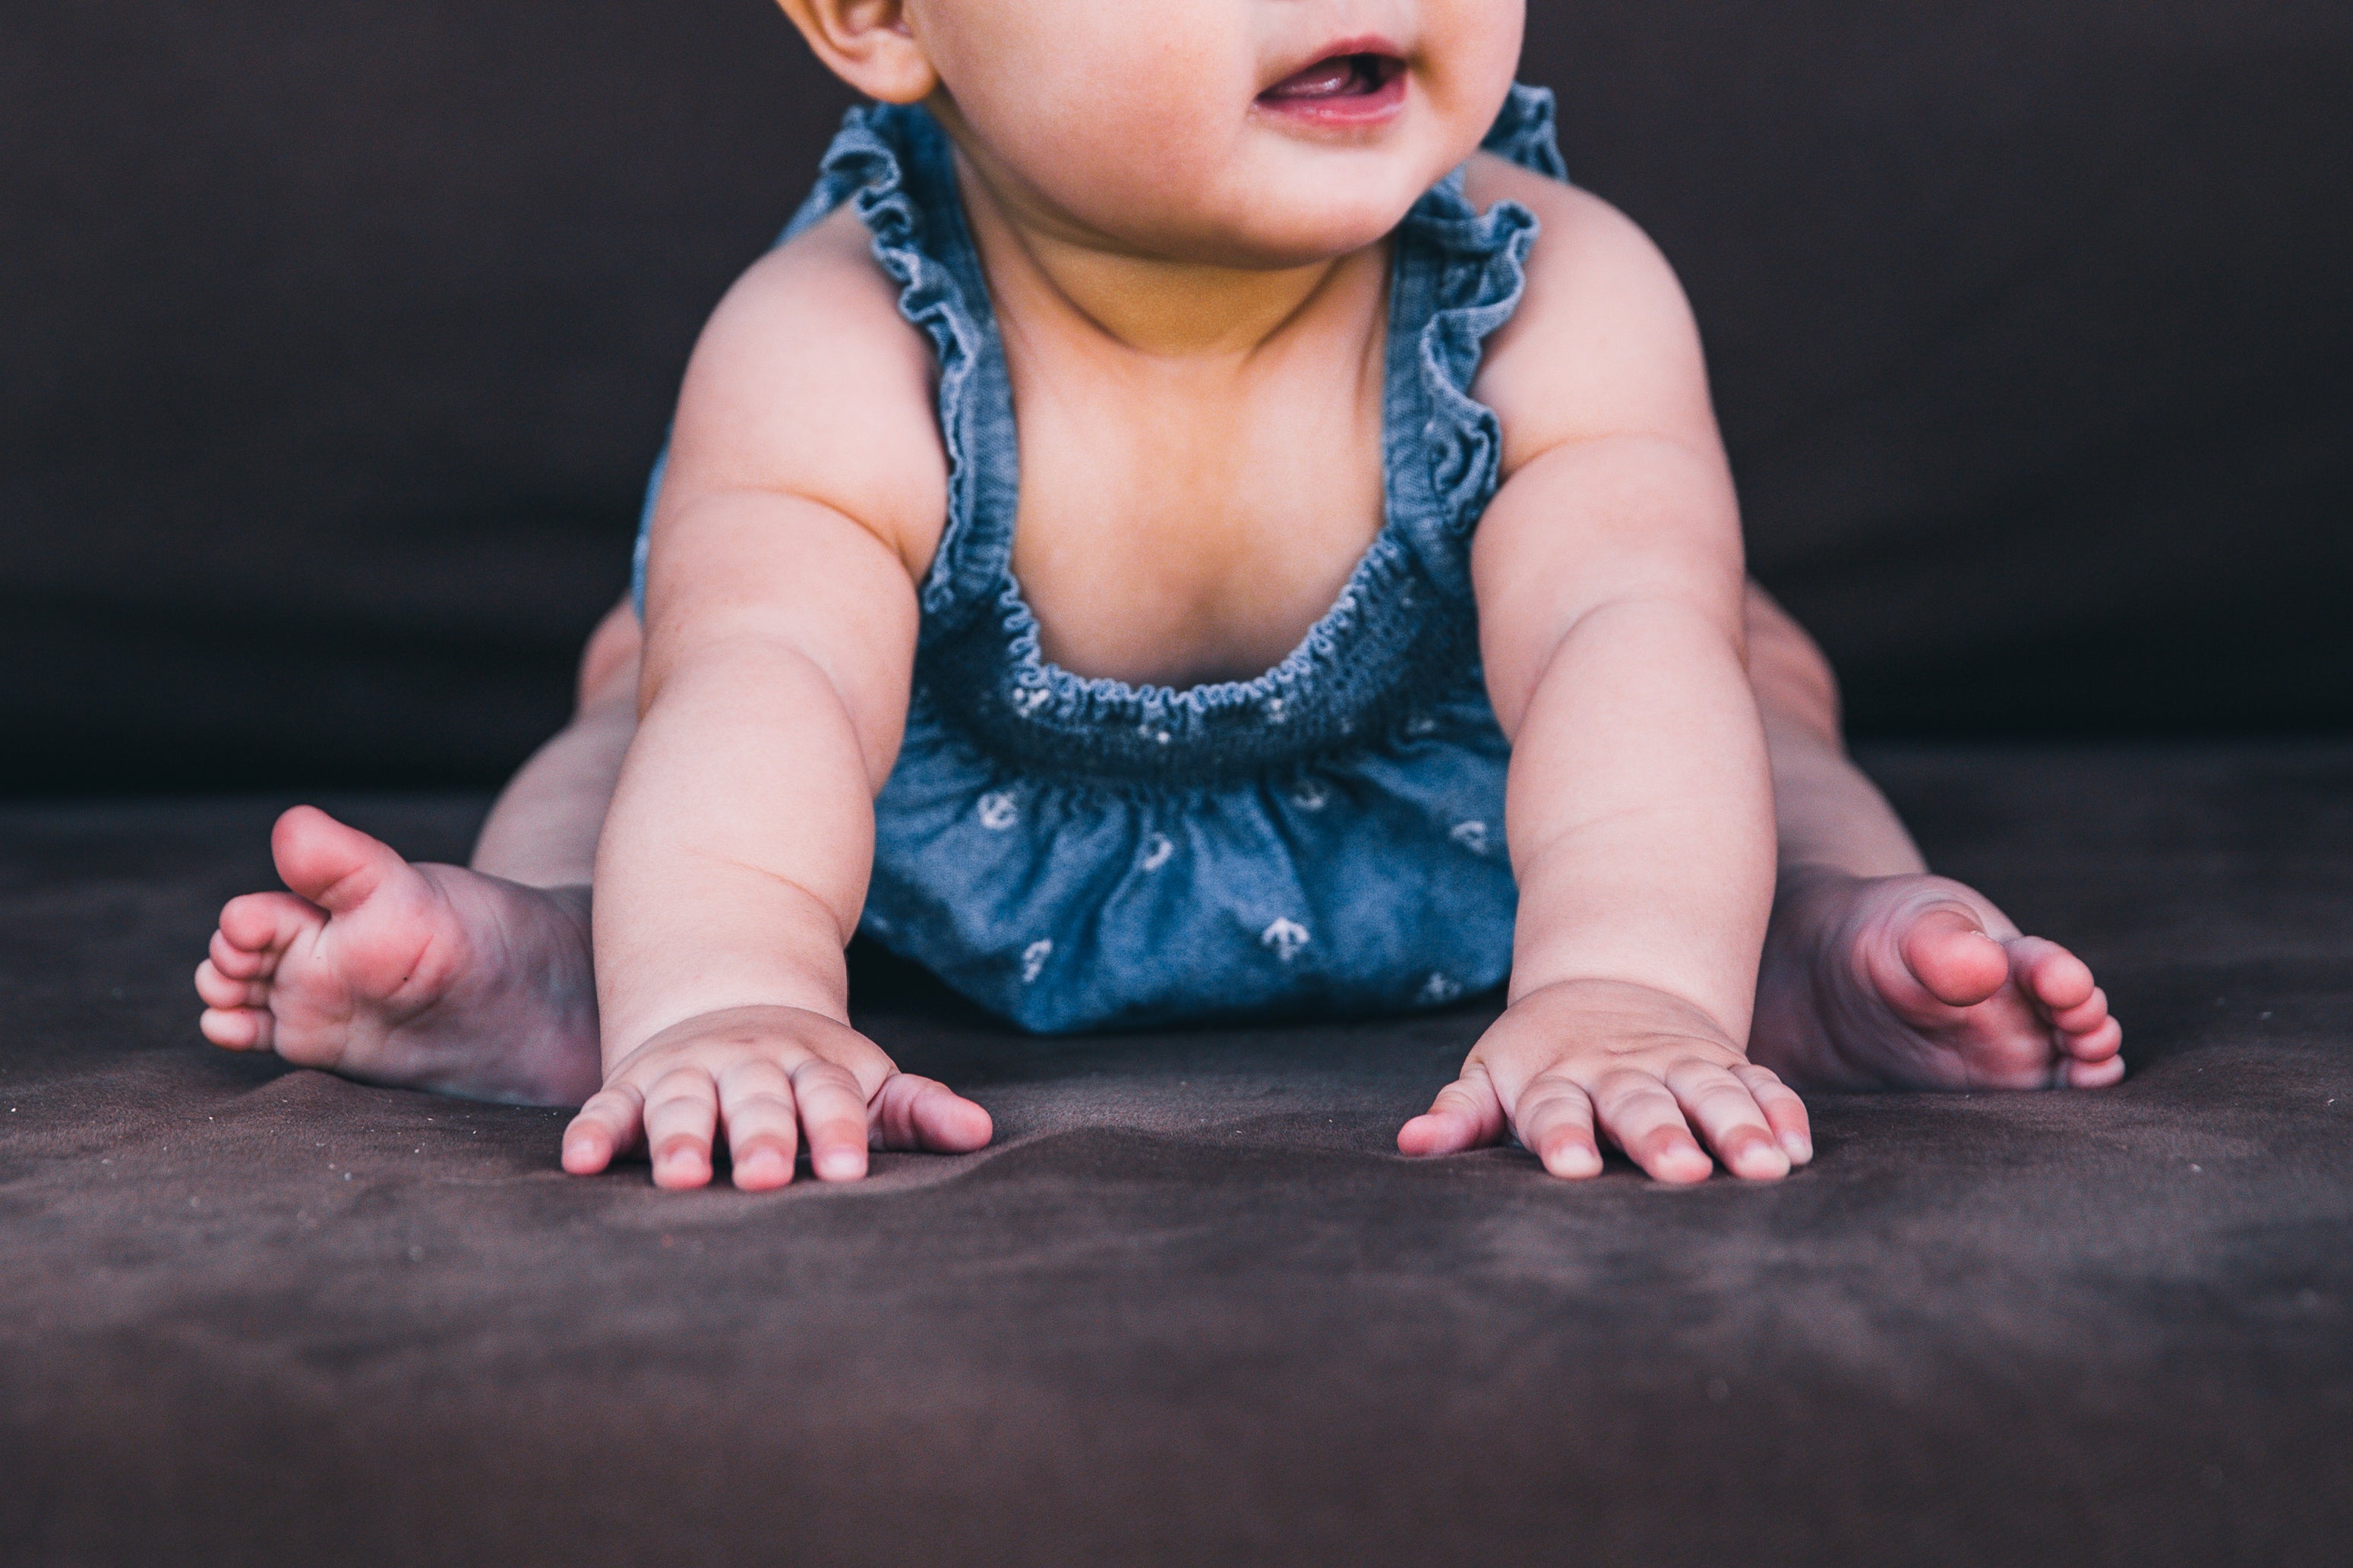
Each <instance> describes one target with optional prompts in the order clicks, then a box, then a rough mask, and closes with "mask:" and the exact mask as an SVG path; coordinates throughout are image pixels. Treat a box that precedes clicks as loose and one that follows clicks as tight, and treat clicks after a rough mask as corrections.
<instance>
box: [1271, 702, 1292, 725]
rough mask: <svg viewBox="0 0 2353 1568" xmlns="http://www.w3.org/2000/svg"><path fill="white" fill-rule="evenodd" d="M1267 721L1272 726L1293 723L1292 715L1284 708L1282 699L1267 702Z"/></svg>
mask: <svg viewBox="0 0 2353 1568" xmlns="http://www.w3.org/2000/svg"><path fill="white" fill-rule="evenodd" d="M1266 721H1267V722H1268V723H1270V724H1287V723H1289V722H1290V721H1291V714H1290V712H1289V710H1286V709H1285V708H1284V707H1283V705H1282V698H1280V697H1270V698H1268V699H1267V700H1266Z"/></svg>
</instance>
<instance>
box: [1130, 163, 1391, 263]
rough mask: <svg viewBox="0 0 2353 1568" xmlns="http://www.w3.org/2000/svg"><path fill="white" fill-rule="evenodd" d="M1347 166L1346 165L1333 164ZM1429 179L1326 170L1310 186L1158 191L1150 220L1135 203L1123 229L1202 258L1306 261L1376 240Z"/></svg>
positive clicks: (1160, 249)
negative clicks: (1352, 176) (1328, 174)
mask: <svg viewBox="0 0 2353 1568" xmlns="http://www.w3.org/2000/svg"><path fill="white" fill-rule="evenodd" d="M1335 174H1345V171H1335ZM1436 178H1437V176H1432V177H1431V179H1430V180H1429V181H1406V180H1397V179H1391V180H1387V181H1381V182H1378V183H1375V182H1372V181H1366V180H1363V179H1362V178H1361V177H1360V178H1358V179H1356V180H1354V181H1351V180H1348V179H1345V178H1327V179H1325V180H1324V181H1322V182H1319V183H1318V184H1311V185H1309V186H1307V188H1305V189H1285V188H1284V185H1286V184H1290V182H1282V183H1277V184H1273V185H1272V186H1271V188H1269V189H1267V190H1266V191H1265V193H1264V194H1262V195H1261V194H1242V193H1219V194H1216V195H1208V196H1204V197H1203V198H1202V199H1201V200H1199V201H1198V202H1190V203H1187V202H1178V201H1171V200H1170V199H1168V193H1166V192H1163V193H1160V195H1161V199H1160V200H1159V201H1158V202H1156V203H1155V204H1154V207H1155V209H1156V210H1153V211H1151V212H1150V214H1149V216H1148V218H1147V221H1145V222H1142V223H1138V222H1136V221H1135V219H1136V217H1137V216H1143V215H1138V214H1135V213H1134V211H1133V210H1132V209H1131V211H1130V212H1128V213H1126V214H1123V215H1122V216H1123V217H1124V218H1125V219H1126V221H1124V222H1123V223H1121V224H1120V225H1119V226H1118V232H1119V237H1120V238H1121V239H1122V240H1123V241H1124V242H1125V243H1126V244H1127V245H1129V246H1131V247H1133V248H1134V250H1136V251H1137V252H1138V253H1141V254H1146V255H1154V256H1158V257H1161V258H1166V259H1167V260H1171V261H1185V262H1192V263H1196V264H1198V265H1206V266H1219V267H1243V268H1270V269H1271V268H1286V267H1306V266H1312V265H1314V264H1315V263H1317V262H1321V261H1329V260H1332V259H1333V258H1336V257H1342V256H1348V255H1352V254H1354V253H1355V252H1356V251H1359V250H1362V249H1364V248H1365V247H1367V246H1370V245H1376V244H1378V243H1379V242H1380V241H1381V240H1382V239H1383V238H1385V237H1387V236H1388V233H1389V232H1390V231H1391V230H1392V229H1394V228H1396V227H1397V226H1398V224H1399V223H1401V222H1403V221H1404V218H1405V215H1406V213H1407V212H1408V211H1409V210H1410V209H1411V207H1412V206H1413V204H1414V203H1415V202H1416V201H1418V200H1419V198H1420V196H1421V195H1422V193H1423V192H1424V191H1425V190H1427V189H1428V188H1429V186H1430V184H1434V183H1435V181H1436Z"/></svg>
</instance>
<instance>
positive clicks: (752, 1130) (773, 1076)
mask: <svg viewBox="0 0 2353 1568" xmlns="http://www.w3.org/2000/svg"><path fill="white" fill-rule="evenodd" d="M794 1117H795V1110H794V1107H793V1085H792V1080H791V1079H787V1078H786V1076H785V1069H784V1068H780V1067H778V1066H777V1065H776V1063H774V1062H772V1061H748V1062H738V1063H737V1064H736V1065H735V1066H733V1067H732V1068H728V1069H727V1070H726V1071H725V1072H723V1073H722V1074H721V1075H720V1077H719V1118H720V1120H721V1121H723V1122H724V1123H725V1124H726V1127H727V1154H728V1158H729V1160H730V1162H731V1163H733V1166H734V1169H735V1184H736V1185H737V1186H738V1187H741V1188H743V1189H744V1191H745V1192H764V1191H765V1190H766V1189H768V1188H770V1187H781V1186H783V1185H784V1184H786V1182H789V1181H791V1180H792V1179H793V1161H794V1159H795V1157H796V1156H797V1155H798V1153H799V1152H800V1130H799V1128H798V1126H797V1125H796V1123H795V1120H794Z"/></svg>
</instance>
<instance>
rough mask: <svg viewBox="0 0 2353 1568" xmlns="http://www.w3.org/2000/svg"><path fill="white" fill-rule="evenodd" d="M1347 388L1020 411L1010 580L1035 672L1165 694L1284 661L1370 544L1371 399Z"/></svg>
mask: <svg viewBox="0 0 2353 1568" xmlns="http://www.w3.org/2000/svg"><path fill="white" fill-rule="evenodd" d="M1355 391H1356V389H1353V388H1347V387H1345V386H1344V387H1342V388H1338V389H1325V390H1324V391H1323V392H1321V393H1310V394H1308V395H1298V396H1293V397H1287V398H1285V397H1253V398H1250V399H1249V400H1248V401H1247V403H1246V404H1245V405H1242V406H1234V405H1225V406H1219V405H1216V404H1215V403H1213V402H1208V401H1202V402H1197V403H1194V404H1191V405H1186V404H1182V403H1178V402H1176V400H1171V399H1168V398H1165V397H1160V398H1136V399H1123V398H1119V397H1116V396H1105V395H1101V394H1100V392H1099V391H1098V393H1097V395H1092V396H1069V395H1065V396H1053V395H1032V396H1030V397H1029V398H1028V399H1026V400H1025V406H1023V407H1022V408H1021V410H1020V418H1019V422H1018V432H1019V434H1018V441H1019V450H1020V460H1021V461H1020V471H1021V488H1020V505H1019V509H1018V514H1017V522H1016V527H1015V532H1014V544H1013V570H1014V574H1015V575H1016V577H1017V578H1018V580H1019V582H1020V584H1021V588H1022V593H1023V595H1024V597H1025V598H1027V600H1028V601H1029V605H1030V608H1031V609H1032V610H1033V611H1034V612H1035V613H1036V615H1037V616H1038V621H1039V633H1040V640H1041V643H1042V645H1043V647H1042V651H1043V653H1044V654H1045V657H1046V658H1049V659H1050V660H1051V661H1053V662H1054V663H1057V664H1060V665H1061V666H1063V667H1064V668H1069V669H1071V670H1073V671H1075V672H1077V673H1079V674H1082V675H1088V676H1110V677H1114V678H1117V679H1124V680H1127V681H1130V682H1133V683H1136V684H1145V683H1151V684H1166V685H1170V686H1176V687H1178V688H1183V687H1186V686H1189V685H1192V684H1195V683H1196V682H1199V681H1209V680H1229V679H1250V678H1251V677H1254V676H1256V675H1258V674H1260V673H1261V672H1262V671H1264V670H1265V669H1267V668H1269V667H1270V666H1271V665H1273V664H1276V663H1278V662H1280V661H1281V660H1282V658H1284V657H1285V656H1286V655H1288V654H1289V653H1290V652H1291V650H1292V649H1293V647H1296V646H1298V643H1299V641H1300V639H1301V638H1302V637H1304V636H1305V635H1306V633H1307V630H1308V628H1309V627H1311V626H1314V623H1315V622H1316V621H1317V620H1318V619H1320V618H1321V617H1322V616H1323V615H1324V612H1325V611H1327V610H1328V609H1330V608H1331V606H1332V603H1333V601H1334V599H1335V598H1336V597H1337V596H1338V595H1339V592H1340V590H1341V588H1342V587H1343V586H1344V585H1345V584H1346V582H1347V579H1348V576H1349V574H1350V573H1351V572H1352V571H1354V570H1355V568H1356V563H1357V561H1358V560H1359V559H1360V558H1361V557H1362V556H1363V554H1364V552H1365V550H1366V547H1367V546H1368V545H1370V544H1371V542H1373V539H1374V537H1375V536H1376V535H1377V533H1378V532H1379V531H1380V529H1381V525H1382V521H1383V515H1384V506H1383V500H1384V482H1383V479H1384V476H1383V469H1382V459H1381V442H1380V421H1379V408H1378V398H1377V389H1376V395H1374V396H1373V397H1372V398H1371V399H1370V406H1366V400H1365V399H1364V398H1362V397H1360V396H1356V395H1347V394H1352V393H1354V392H1355ZM1334 392H1337V393H1339V394H1342V395H1332V394H1333V393H1334Z"/></svg>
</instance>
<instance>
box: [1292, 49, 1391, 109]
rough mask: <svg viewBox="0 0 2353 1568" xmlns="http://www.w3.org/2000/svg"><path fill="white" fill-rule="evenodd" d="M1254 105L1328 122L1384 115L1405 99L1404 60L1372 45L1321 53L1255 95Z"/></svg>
mask: <svg viewBox="0 0 2353 1568" xmlns="http://www.w3.org/2000/svg"><path fill="white" fill-rule="evenodd" d="M1258 102H1259V107H1260V108H1261V109H1264V110H1270V111H1271V112H1274V113H1277V114H1282V115H1284V116H1286V117H1290V118H1296V119H1302V120H1308V121H1324V122H1326V123H1331V124H1361V123H1364V122H1366V121H1378V120H1386V119H1388V117H1389V116H1390V115H1392V114H1394V113H1396V112H1397V110H1398V108H1399V107H1400V106H1402V105H1403V103H1404V102H1405V61H1403V60H1402V59H1399V58H1398V57H1397V56H1395V55H1392V54H1387V53H1382V52H1378V51H1375V50H1365V49H1359V50H1351V51H1348V52H1346V53H1340V54H1331V55H1326V56H1325V57H1324V58H1322V59H1320V60H1317V61H1316V62H1315V63H1314V65H1311V66H1309V67H1307V68H1305V69H1303V70H1296V71H1293V72H1292V73H1291V74H1290V75H1289V76H1287V77H1284V78H1283V79H1282V80H1281V81H1279V82H1276V83H1275V84H1274V85H1273V86H1272V87H1271V88H1268V89H1266V90H1265V91H1264V92H1261V93H1260V94H1259V95H1258Z"/></svg>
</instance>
